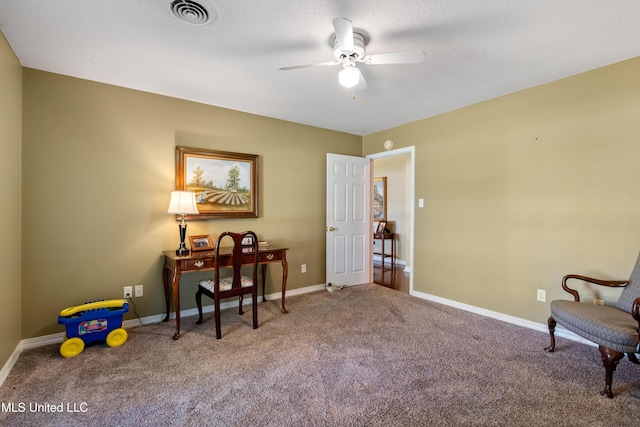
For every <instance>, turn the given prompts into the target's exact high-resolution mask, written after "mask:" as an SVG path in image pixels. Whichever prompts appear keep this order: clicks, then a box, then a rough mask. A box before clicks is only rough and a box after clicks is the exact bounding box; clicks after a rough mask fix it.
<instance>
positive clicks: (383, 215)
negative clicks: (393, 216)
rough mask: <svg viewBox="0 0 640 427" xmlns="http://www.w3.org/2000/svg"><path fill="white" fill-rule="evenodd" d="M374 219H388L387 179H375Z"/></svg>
mask: <svg viewBox="0 0 640 427" xmlns="http://www.w3.org/2000/svg"><path fill="white" fill-rule="evenodd" d="M373 219H374V220H377V221H382V220H386V219H387V177H386V176H383V177H381V178H373Z"/></svg>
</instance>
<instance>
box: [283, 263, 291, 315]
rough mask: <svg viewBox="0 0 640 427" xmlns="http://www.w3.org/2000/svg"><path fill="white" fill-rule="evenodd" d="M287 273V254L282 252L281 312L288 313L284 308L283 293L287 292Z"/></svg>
mask: <svg viewBox="0 0 640 427" xmlns="http://www.w3.org/2000/svg"><path fill="white" fill-rule="evenodd" d="M287 274H289V267H288V265H287V254H286V253H285V254H283V256H282V312H283V313H288V311H287V309H286V308H284V295H285V293H286V292H287Z"/></svg>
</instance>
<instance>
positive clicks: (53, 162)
mask: <svg viewBox="0 0 640 427" xmlns="http://www.w3.org/2000/svg"><path fill="white" fill-rule="evenodd" d="M23 102H24V131H23V133H24V137H23V146H24V153H23V156H24V181H23V188H24V191H23V196H24V207H23V209H24V212H23V221H24V240H23V245H24V252H25V259H24V262H23V269H22V275H23V280H22V281H23V293H24V295H25V298H24V299H23V302H22V305H23V337H24V338H30V337H35V336H40V335H43V334H49V333H55V332H60V331H62V328H61V327H60V326H58V325H57V316H58V313H59V311H60V310H61V309H63V308H65V307H68V306H70V305H75V304H79V303H82V302H85V301H90V300H94V299H107V298H121V297H122V287H123V286H125V285H136V284H142V285H144V297H142V298H137V299H135V303H136V305H137V307H138V313H139V314H140V316H149V315H154V314H159V313H161V312H162V311H163V307H164V302H163V301H164V296H163V295H164V293H163V288H162V281H161V272H160V270H161V266H162V262H163V260H162V258H161V252H162V251H163V250H168V249H175V248H177V246H178V241H179V237H178V228H177V223H176V221H175V216H172V215H168V214H167V213H166V210H167V206H168V202H169V193H170V191H171V190H173V189H174V188H175V160H174V150H175V146H176V145H186V146H193V147H202V148H207V149H214V150H224V151H234V152H239V153H250V154H258V155H259V156H260V160H259V168H260V173H259V175H260V203H259V209H260V218H259V219H236V220H209V221H191V222H189V223H188V230H187V234H211V235H212V236H217V234H218V233H220V232H221V231H224V230H235V231H242V230H245V229H253V230H255V231H256V232H257V234H258V236H259V238H260V239H264V240H268V241H269V242H271V243H272V244H273V245H278V246H286V247H288V248H289V249H290V250H289V253H288V256H287V257H288V261H289V281H288V287H287V288H288V289H296V288H301V287H305V286H311V285H318V284H322V283H324V277H325V261H324V259H325V250H324V248H325V242H324V239H325V231H324V227H325V220H324V217H325V179H324V175H325V158H326V153H327V152H334V153H339V154H349V155H360V154H361V138H360V137H358V136H354V135H348V134H344V133H338V132H333V131H328V130H323V129H318V128H313V127H309V126H303V125H298V124H293V123H288V122H284V121H280V120H274V119H269V118H265V117H259V116H254V115H250V114H244V113H240V112H235V111H230V110H225V109H221V108H216V107H211V106H206V105H202V104H196V103H193V102H188V101H182V100H178V99H173V98H168V97H162V96H158V95H152V94H148V93H143V92H138V91H134V90H128V89H124V88H119V87H114V86H109V85H104V84H99V83H95V82H89V81H84V80H79V79H74V78H70V77H64V76H60V75H55V74H50V73H45V72H39V71H35V70H30V69H25V70H24V99H23ZM303 263H304V264H307V273H306V274H301V272H300V265H301V264H303ZM269 270H270V273H271V274H270V277H269V280H268V282H267V293H272V292H277V291H279V290H280V278H281V271H282V270H281V268H280V267H279V266H272V267H270V268H269ZM199 274H200V273H197V274H191V275H185V276H184V277H183V280H182V285H181V303H182V304H181V306H182V308H183V309H185V308H191V307H194V306H195V304H194V293H195V288H196V282H197V279H198V278H200V277H202V276H199ZM131 317H132V313H129V314H128V315H127V318H131ZM170 328H171V326H168V329H167V332H168V335H167V336H169V335H170V333H169V331H170Z"/></svg>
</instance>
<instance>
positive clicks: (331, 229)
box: [327, 227, 336, 231]
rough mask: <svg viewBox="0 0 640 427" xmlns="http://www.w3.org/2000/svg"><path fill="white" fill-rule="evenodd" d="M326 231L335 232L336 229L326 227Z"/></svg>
mask: <svg viewBox="0 0 640 427" xmlns="http://www.w3.org/2000/svg"><path fill="white" fill-rule="evenodd" d="M327 231H336V229H335V228H333V227H327Z"/></svg>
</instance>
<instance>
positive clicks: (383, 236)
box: [373, 233, 396, 268]
mask: <svg viewBox="0 0 640 427" xmlns="http://www.w3.org/2000/svg"><path fill="white" fill-rule="evenodd" d="M373 240H374V242H375V241H376V240H381V241H382V246H381V248H380V252H374V253H373V254H374V255H380V256H381V257H382V267H383V268H384V260H385V258H391V268H395V266H396V235H395V233H373ZM387 240H390V241H391V253H390V254H388V253H386V251H385V249H386V245H385V242H386V241H387Z"/></svg>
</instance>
